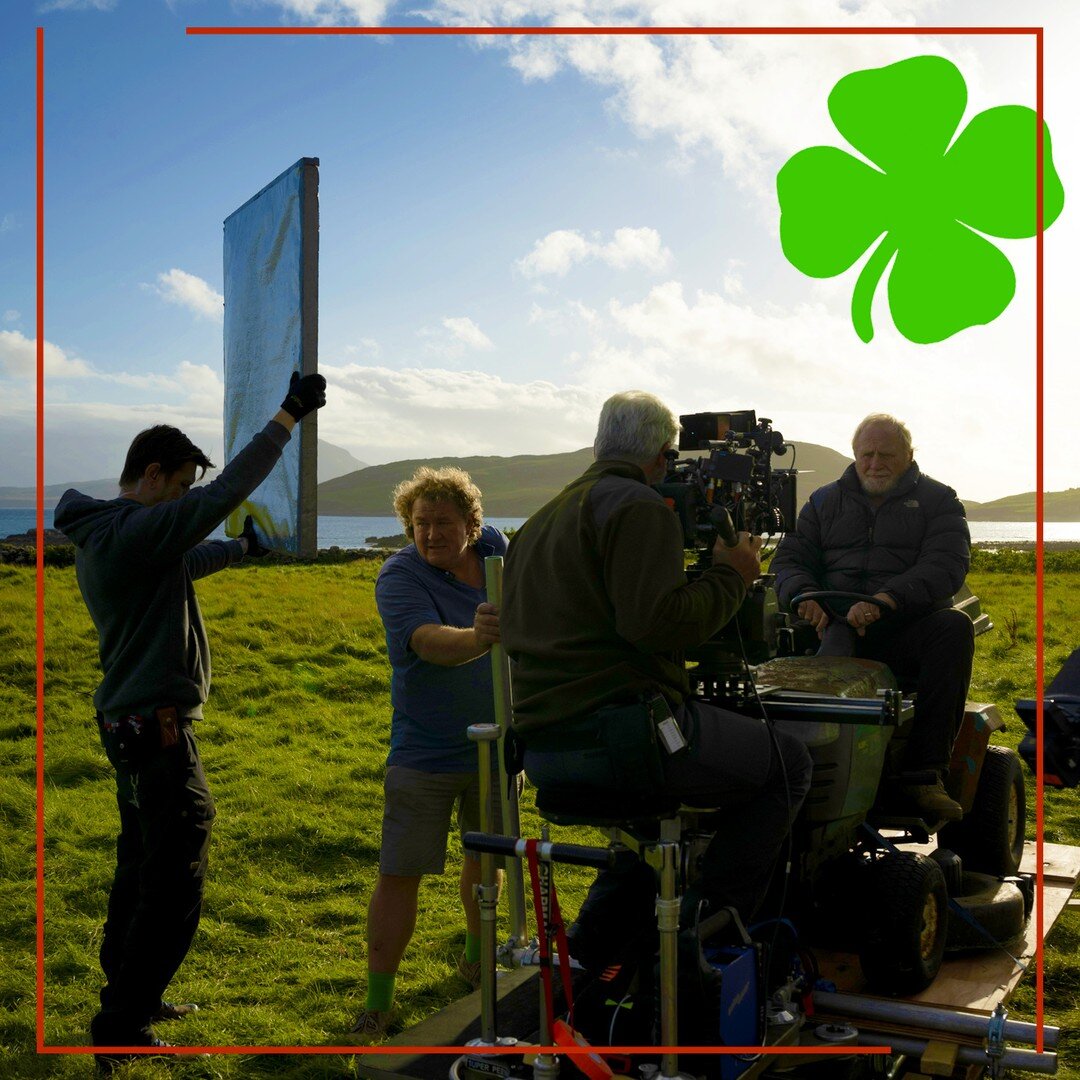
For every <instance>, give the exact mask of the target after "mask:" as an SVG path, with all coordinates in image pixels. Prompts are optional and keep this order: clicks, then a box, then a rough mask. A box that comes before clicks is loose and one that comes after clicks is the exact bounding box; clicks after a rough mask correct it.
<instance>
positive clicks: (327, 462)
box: [318, 439, 367, 484]
mask: <svg viewBox="0 0 1080 1080" xmlns="http://www.w3.org/2000/svg"><path fill="white" fill-rule="evenodd" d="M366 468H367V464H366V463H365V462H363V461H360V460H359V459H358V458H355V457H353V456H352V454H350V453H349V451H348V450H346V449H345V448H344V447H341V446H335V445H334V444H333V443H328V442H323V440H322V439H320V440H319V480H318V482H319V483H320V484H325V483H326V481H327V480H334V479H336V478H337V477H339V476H345V475H346V474H348V473H351V472H356V470H357V469H366Z"/></svg>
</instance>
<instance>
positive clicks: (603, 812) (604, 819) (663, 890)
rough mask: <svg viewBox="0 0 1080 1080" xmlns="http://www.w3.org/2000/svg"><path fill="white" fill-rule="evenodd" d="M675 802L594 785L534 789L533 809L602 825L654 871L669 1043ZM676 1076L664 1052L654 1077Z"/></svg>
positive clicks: (675, 905)
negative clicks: (573, 789)
mask: <svg viewBox="0 0 1080 1080" xmlns="http://www.w3.org/2000/svg"><path fill="white" fill-rule="evenodd" d="M680 805H681V804H680V802H679V799H678V798H677V797H675V796H673V795H671V794H670V793H668V792H662V791H654V792H650V793H648V794H646V795H640V794H637V793H634V794H627V793H626V792H623V791H615V790H606V789H598V788H584V789H578V790H575V791H572V792H568V791H552V790H551V789H547V790H545V789H543V788H538V789H537V792H536V810H537V813H538V814H539V815H540V817H541V818H543V819H544V820H545V821H550V822H551V823H552V824H555V825H587V826H591V827H592V828H596V829H602V830H604V831H606V832H607V833H608V835H609V837H610V838H611V842H612V844H613V845H621V846H623V847H626V848H629V849H630V850H631V851H633V852H634V853H635V854H637V855H638V857H639V858H642V859H644V861H645V862H647V863H648V864H649V865H650V866H651V867H652V868H653V869H654V870H655V871H656V872H657V874H658V875H659V878H660V893H659V896H658V897H657V901H656V923H657V929H658V931H659V936H660V990H659V993H660V1042H661V1044H662V1045H663V1046H672V1047H673V1046H675V1045H676V1043H677V1041H678V934H679V906H680V900H681V897H680V895H679V888H678V885H679V866H680V839H681V834H682V819H681V818H680V816H679V808H680ZM652 834H655V839H654V838H653V837H652ZM681 1075H682V1074H680V1073H679V1072H678V1055H677V1053H675V1052H674V1051H669V1052H665V1053H664V1054H663V1056H662V1058H661V1063H660V1074H659V1077H658V1078H657V1080H673V1078H676V1077H679V1076H681Z"/></svg>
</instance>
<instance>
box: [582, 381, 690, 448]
mask: <svg viewBox="0 0 1080 1080" xmlns="http://www.w3.org/2000/svg"><path fill="white" fill-rule="evenodd" d="M678 437H679V421H678V420H676V419H675V414H674V413H672V411H671V410H670V409H669V408H668V407H667V406H666V405H665V404H664V403H663V402H662V401H661V400H660V399H659V398H658V397H655V396H654V395H652V394H648V393H646V392H645V391H644V390H624V391H623V392H622V393H621V394H613V395H612V396H611V397H609V398H608V399H607V401H605V402H604V406H603V408H602V409H601V410H600V422H599V424H598V425H597V428H596V439H595V441H594V442H593V456H594V457H595V458H596V460H597V461H603V460H605V459H607V458H617V459H619V460H623V461H633V462H634V463H635V464H641V463H643V462H648V461H651V460H652V459H653V458H655V457H656V455H657V454H659V453H660V451H661V449H662V448H663V447H664V446H665V445H666V444H668V443H670V444H672V445H674V444H675V440H676V439H677V438H678Z"/></svg>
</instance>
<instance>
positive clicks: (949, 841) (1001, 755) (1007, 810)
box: [938, 746, 1026, 877]
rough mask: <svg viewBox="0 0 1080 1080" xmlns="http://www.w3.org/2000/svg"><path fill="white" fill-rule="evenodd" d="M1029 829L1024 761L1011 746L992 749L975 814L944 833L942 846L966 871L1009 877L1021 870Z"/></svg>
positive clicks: (940, 837)
mask: <svg viewBox="0 0 1080 1080" xmlns="http://www.w3.org/2000/svg"><path fill="white" fill-rule="evenodd" d="M1025 823H1026V803H1025V799H1024V773H1023V770H1022V769H1021V767H1020V758H1019V757H1017V755H1016V753H1015V751H1013V750H1010V749H1009V748H1008V747H1007V746H988V747H987V748H986V757H985V758H984V759H983V766H982V772H981V773H979V786H978V787H977V788H976V789H975V800H974V802H973V803H972V806H971V809H970V810H969V811H968V812H967V813H966V814H965V815H964V816H963V818H962V819H961V820H960V821H957V822H954V823H952V824H949V825H946V826H944V828H942V829H941V830H940V831H939V832H938V846H939V847H943V848H948V849H949V850H950V851H955V852H956V854H957V855H959V856H960V858H961V859H962V860H963V863H964V869H965V870H975V871H978V872H979V873H982V874H992V875H994V876H998V877H1009V876H1011V875H1012V874H1015V873H1016V872H1017V870H1019V869H1020V860H1021V858H1022V857H1023V854H1024V826H1025Z"/></svg>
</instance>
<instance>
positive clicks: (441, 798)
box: [348, 467, 506, 1045]
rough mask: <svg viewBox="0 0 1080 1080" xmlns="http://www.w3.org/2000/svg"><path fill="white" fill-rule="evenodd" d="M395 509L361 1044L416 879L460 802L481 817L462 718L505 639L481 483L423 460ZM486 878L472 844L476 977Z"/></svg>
mask: <svg viewBox="0 0 1080 1080" xmlns="http://www.w3.org/2000/svg"><path fill="white" fill-rule="evenodd" d="M394 510H395V512H396V513H397V515H398V517H399V518H400V519H401V522H402V524H403V525H404V527H405V535H406V536H407V537H408V538H409V539H410V540H412V541H413V542H412V543H411V544H410V545H409V546H408V547H406V548H404V549H402V550H401V551H399V552H397V553H396V554H394V555H391V556H390V558H389V559H387V560H386V562H385V563H384V564H383V568H382V570H381V571H380V573H379V577H378V580H377V581H376V583H375V601H376V603H377V604H378V607H379V614H380V616H381V617H382V620H383V625H384V627H385V629H386V647H387V652H388V654H389V658H390V665H391V668H392V676H391V680H390V703H391V705H392V706H393V710H394V713H393V720H392V722H391V727H390V756H389V757H388V758H387V761H386V765H387V769H386V780H385V797H386V805H385V809H384V811H383V822H382V846H381V850H380V855H379V878H378V881H377V882H376V884H375V890H374V892H373V893H372V895H371V901H370V903H369V905H368V924H367V945H368V986H367V1001H366V1004H365V1007H364V1009H363V1010H362V1011H361V1013H360V1015H359V1016H358V1017H357V1019H356V1022H355V1023H354V1024H353V1026H352V1028H351V1030H350V1032H349V1036H348V1038H349V1041H350V1042H353V1043H356V1044H361V1045H362V1044H366V1043H369V1042H373V1041H375V1040H377V1039H380V1038H382V1036H383V1035H384V1034H385V1033H386V1028H387V1025H388V1023H389V1021H390V1010H391V1006H392V1004H393V998H394V980H395V977H396V975H397V970H398V965H399V964H400V963H401V958H402V956H403V955H404V953H405V948H406V946H407V945H408V944H409V939H410V938H411V937H412V933H413V929H414V927H415V925H416V906H417V895H418V891H419V888H420V879H421V877H422V876H423V875H424V874H441V873H442V872H443V869H444V867H445V865H446V843H447V838H448V835H449V830H450V823H451V818H452V816H453V813H454V810H455V808H456V811H457V819H458V826H459V828H460V830H461V832H462V833H465V832H468V831H470V830H477V829H479V827H480V821H479V807H480V800H479V783H478V778H477V751H476V747H475V745H474V744H473V743H471V742H470V741H469V738H468V734H467V729H468V727H469V725H470V724H477V723H494V720H495V705H494V698H493V693H492V685H491V665H490V663H488V662H487V661H486V660H485V659H484V657H485V656H486V654H487V653H488V651H489V650H490V648H491V646H492V645H493V644H495V643H497V642H498V641H499V617H498V614H497V612H496V610H495V607H494V606H493V605H492V604H489V603H487V594H486V592H485V589H484V559H485V558H486V557H487V556H489V555H502V554H504V553H505V551H506V537H505V536H503V534H502V533H501V532H499V530H498V529H496V528H493V527H492V526H490V525H483V524H482V520H483V510H482V508H481V505H480V491H479V489H478V488H477V487H476V485H475V484H473V482H472V481H471V480H470V478H469V475H468V473H466V472H463V471H462V470H461V469H455V468H444V469H430V468H427V467H422V468H420V469H418V470H417V471H416V473H415V475H414V476H413V477H412V479H411V480H406V481H404V482H403V483H401V484H399V485H398V486H397V488H395V490H394ZM495 809H496V813H498V804H496V808H495ZM479 883H480V863H479V859H478V858H477V857H473V856H471V855H470V854H468V853H466V856H465V859H464V862H463V865H462V868H461V902H462V906H463V907H464V909H465V923H466V933H465V952H464V953H463V954H462V956H461V957H460V958H459V960H458V971H459V972H460V973H461V975H462V976H463V977H464V978H465V979H466V981H468V982H469V984H470V985H471V986H472V987H473V988H475V987H476V986H478V985H479V980H480V962H479V961H480V911H479V907H478V906H477V903H476V898H475V895H474V890H475V887H476V886H477V885H478V884H479Z"/></svg>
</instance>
